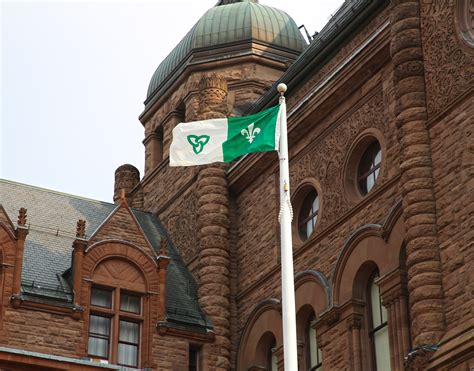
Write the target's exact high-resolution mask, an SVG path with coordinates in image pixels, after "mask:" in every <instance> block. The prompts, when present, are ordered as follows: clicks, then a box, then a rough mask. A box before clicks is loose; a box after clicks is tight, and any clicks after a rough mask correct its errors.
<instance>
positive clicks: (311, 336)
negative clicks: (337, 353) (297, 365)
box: [305, 314, 323, 371]
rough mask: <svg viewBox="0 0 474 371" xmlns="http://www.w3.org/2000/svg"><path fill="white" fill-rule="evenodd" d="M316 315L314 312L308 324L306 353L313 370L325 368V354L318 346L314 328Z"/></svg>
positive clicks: (310, 367) (308, 363)
mask: <svg viewBox="0 0 474 371" xmlns="http://www.w3.org/2000/svg"><path fill="white" fill-rule="evenodd" d="M315 322H316V317H315V315H314V314H313V315H312V316H311V317H310V318H309V320H308V323H307V325H306V339H305V340H306V341H305V345H306V346H305V348H306V349H305V354H306V362H307V365H308V366H309V367H308V369H309V370H311V371H321V370H322V369H323V356H322V353H321V349H319V346H318V339H317V337H316V329H315V328H314V325H315Z"/></svg>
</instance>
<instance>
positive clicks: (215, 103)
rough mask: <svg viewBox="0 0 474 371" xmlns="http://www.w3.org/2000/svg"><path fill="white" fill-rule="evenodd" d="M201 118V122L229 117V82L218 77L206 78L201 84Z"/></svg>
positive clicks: (212, 75)
mask: <svg viewBox="0 0 474 371" xmlns="http://www.w3.org/2000/svg"><path fill="white" fill-rule="evenodd" d="M199 95H200V100H199V112H200V114H199V116H200V118H201V120H208V119H212V118H225V117H226V116H227V81H226V80H225V79H224V78H222V77H220V76H218V75H216V74H211V75H209V76H205V77H203V78H202V79H201V81H200V82H199Z"/></svg>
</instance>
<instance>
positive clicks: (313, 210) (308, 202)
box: [298, 189, 319, 241]
mask: <svg viewBox="0 0 474 371" xmlns="http://www.w3.org/2000/svg"><path fill="white" fill-rule="evenodd" d="M318 213H319V195H318V193H317V192H316V191H315V190H314V189H312V190H311V191H310V192H308V194H307V195H306V197H305V198H304V200H303V202H302V204H301V208H300V212H299V215H298V233H299V236H300V238H301V239H302V240H303V241H305V240H307V239H308V238H309V237H310V236H311V235H312V234H313V231H314V229H315V227H316V223H317V221H318Z"/></svg>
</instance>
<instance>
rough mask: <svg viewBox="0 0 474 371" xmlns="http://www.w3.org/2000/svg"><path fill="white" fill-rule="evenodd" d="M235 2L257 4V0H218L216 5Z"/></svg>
mask: <svg viewBox="0 0 474 371" xmlns="http://www.w3.org/2000/svg"><path fill="white" fill-rule="evenodd" d="M235 3H257V4H258V0H219V1H218V2H217V4H216V6H219V5H228V4H235Z"/></svg>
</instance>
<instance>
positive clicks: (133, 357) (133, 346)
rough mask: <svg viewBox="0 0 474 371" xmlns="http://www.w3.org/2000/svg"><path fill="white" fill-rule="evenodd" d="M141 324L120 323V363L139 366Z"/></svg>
mask: <svg viewBox="0 0 474 371" xmlns="http://www.w3.org/2000/svg"><path fill="white" fill-rule="evenodd" d="M139 337H140V324H138V323H135V322H129V321H122V320H121V321H120V331H119V347H118V363H119V364H121V365H125V366H137V365H138V342H139Z"/></svg>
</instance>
